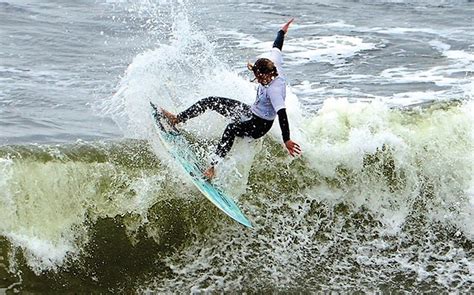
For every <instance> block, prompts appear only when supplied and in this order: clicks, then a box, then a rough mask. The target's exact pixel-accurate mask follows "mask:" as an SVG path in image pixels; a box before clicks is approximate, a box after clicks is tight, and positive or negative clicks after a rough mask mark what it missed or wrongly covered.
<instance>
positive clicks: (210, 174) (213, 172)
mask: <svg viewBox="0 0 474 295" xmlns="http://www.w3.org/2000/svg"><path fill="white" fill-rule="evenodd" d="M214 175H216V170H215V169H214V166H211V167H209V168H207V169H206V171H204V176H205V177H206V178H207V179H209V180H210V179H212V178H213V177H214Z"/></svg>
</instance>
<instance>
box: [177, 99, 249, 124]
mask: <svg viewBox="0 0 474 295" xmlns="http://www.w3.org/2000/svg"><path fill="white" fill-rule="evenodd" d="M207 110H213V111H216V112H218V113H219V114H221V115H222V116H224V117H229V118H231V119H233V120H238V119H239V118H240V117H241V116H242V114H243V113H245V112H248V111H249V110H250V106H249V105H247V104H245V103H243V102H240V101H237V100H234V99H230V98H226V97H217V96H210V97H206V98H204V99H201V100H200V101H198V102H196V103H195V104H193V105H192V106H191V107H189V108H188V109H186V110H185V111H183V112H181V113H179V114H178V121H179V122H180V123H181V122H186V121H187V120H189V119H192V118H194V117H197V116H199V115H201V114H202V113H204V112H205V111H207Z"/></svg>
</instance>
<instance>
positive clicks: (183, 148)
mask: <svg viewBox="0 0 474 295" xmlns="http://www.w3.org/2000/svg"><path fill="white" fill-rule="evenodd" d="M150 105H151V109H152V116H153V119H154V123H155V127H156V128H155V129H156V130H157V133H158V136H159V138H160V140H161V142H162V144H163V146H164V147H165V149H166V150H167V152H168V153H169V154H170V155H171V157H172V158H173V159H174V160H175V161H176V162H177V164H178V165H179V166H181V167H182V168H183V169H184V171H185V172H186V174H187V175H188V176H189V177H190V179H191V181H192V183H193V184H194V185H195V186H196V187H197V188H198V190H199V191H200V192H201V193H202V194H203V195H204V196H205V197H206V198H207V199H208V200H209V201H211V202H212V203H213V204H214V205H215V206H216V207H217V208H219V209H220V210H221V211H222V212H224V213H225V214H227V215H228V216H229V217H231V218H232V219H234V220H235V221H237V222H239V223H241V224H243V225H245V226H246V227H252V223H251V222H250V220H249V219H248V218H247V217H246V216H245V215H244V214H243V213H242V211H241V210H240V208H239V207H238V206H237V204H236V203H235V202H234V200H233V199H232V198H231V197H229V196H228V195H226V194H225V193H224V192H223V191H222V190H220V189H219V188H217V187H216V186H214V185H213V184H212V183H211V182H210V181H209V180H207V179H206V177H205V176H204V174H203V171H204V169H203V167H202V165H201V164H200V161H199V157H198V156H197V155H196V153H195V152H194V151H193V150H192V148H191V145H190V143H189V141H188V140H187V139H186V138H185V136H184V135H183V134H182V133H181V132H180V131H179V130H178V129H177V128H175V127H174V126H171V124H170V123H169V121H168V120H167V119H166V117H165V116H164V115H163V112H162V111H161V110H159V109H158V108H157V107H156V105H154V104H153V103H152V102H150Z"/></svg>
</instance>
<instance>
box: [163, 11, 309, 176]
mask: <svg viewBox="0 0 474 295" xmlns="http://www.w3.org/2000/svg"><path fill="white" fill-rule="evenodd" d="M292 22H293V19H290V20H289V21H288V22H287V23H285V24H284V25H283V26H282V27H281V29H280V30H279V31H278V33H277V37H276V39H275V41H274V42H273V48H272V49H271V51H270V52H269V56H268V58H259V59H257V61H256V62H255V64H253V65H252V64H250V63H248V64H247V67H248V69H249V70H251V71H252V72H253V74H254V75H255V79H254V80H252V81H255V80H257V82H258V83H259V85H258V88H257V97H256V100H255V102H254V103H253V104H252V105H248V104H245V103H243V102H240V101H237V100H234V99H230V98H225V97H214V96H212V97H207V98H204V99H201V100H200V101H198V102H196V103H195V104H193V105H192V106H191V107H189V108H188V109H186V110H185V111H183V112H181V113H179V114H178V115H174V114H172V113H170V112H168V111H166V110H164V109H162V111H163V114H164V115H165V116H166V118H167V119H168V120H169V122H170V123H171V124H172V125H176V124H179V123H184V122H186V121H187V120H189V119H191V118H194V117H196V116H198V115H200V114H202V113H204V112H205V111H206V110H214V111H216V112H218V113H219V114H221V115H223V116H225V117H227V118H230V119H231V120H232V123H230V124H229V125H227V127H226V129H225V131H224V133H223V135H222V138H221V141H220V142H219V144H218V146H217V149H216V155H217V156H218V157H219V158H224V157H225V156H226V155H227V153H228V152H229V151H230V149H231V148H232V145H233V144H234V140H235V137H236V136H239V137H244V136H249V137H252V138H254V139H257V138H260V137H262V136H263V135H265V134H266V133H267V132H268V131H269V130H270V128H271V127H272V125H273V121H274V119H275V118H276V116H277V115H278V121H279V123H280V128H281V133H282V137H283V142H284V144H285V147H286V148H287V150H288V152H289V153H290V155H291V156H295V155H299V154H300V153H301V148H300V146H299V145H298V144H297V143H295V142H294V141H292V140H291V139H290V128H289V124H288V117H287V114H286V108H285V97H286V81H285V78H284V77H283V71H282V68H281V66H282V53H281V51H282V48H283V40H284V38H285V34H286V33H287V32H288V28H289V26H290V24H291V23H292ZM215 164H217V161H216V160H214V161H212V162H211V165H210V167H209V168H208V169H207V170H206V171H205V172H204V175H205V176H206V177H208V178H209V179H211V178H213V177H214V175H215V169H214V165H215Z"/></svg>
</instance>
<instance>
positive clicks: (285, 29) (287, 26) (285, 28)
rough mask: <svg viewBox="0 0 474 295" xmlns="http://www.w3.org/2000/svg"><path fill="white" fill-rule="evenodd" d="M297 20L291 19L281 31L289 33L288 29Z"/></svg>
mask: <svg viewBox="0 0 474 295" xmlns="http://www.w3.org/2000/svg"><path fill="white" fill-rule="evenodd" d="M294 20H295V18H292V19H290V20H289V21H287V22H286V24H284V25H283V26H282V27H281V30H282V31H283V32H285V33H286V32H288V28H289V27H290V25H291V23H292V22H293V21H294Z"/></svg>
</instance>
